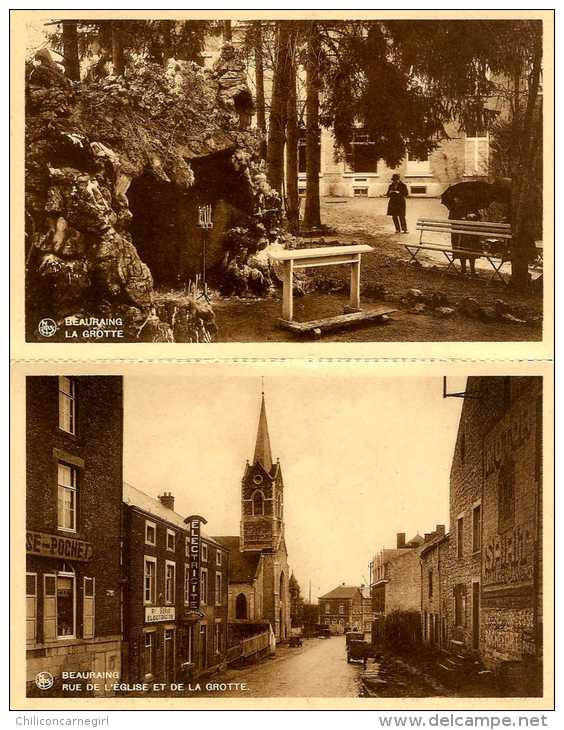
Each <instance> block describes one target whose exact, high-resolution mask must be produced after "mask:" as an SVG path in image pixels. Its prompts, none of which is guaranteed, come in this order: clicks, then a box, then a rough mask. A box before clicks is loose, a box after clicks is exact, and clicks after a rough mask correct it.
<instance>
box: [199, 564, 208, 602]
mask: <svg viewBox="0 0 564 730" xmlns="http://www.w3.org/2000/svg"><path fill="white" fill-rule="evenodd" d="M200 603H203V604H204V606H205V605H207V603H208V569H207V568H202V569H201V574H200Z"/></svg>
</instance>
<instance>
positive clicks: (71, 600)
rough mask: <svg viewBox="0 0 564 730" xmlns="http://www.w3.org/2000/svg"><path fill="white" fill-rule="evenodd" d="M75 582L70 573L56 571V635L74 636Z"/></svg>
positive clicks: (60, 637)
mask: <svg viewBox="0 0 564 730" xmlns="http://www.w3.org/2000/svg"><path fill="white" fill-rule="evenodd" d="M74 622H75V584H74V575H73V574H72V573H57V637H58V638H59V639H67V638H71V637H74V636H75V627H74Z"/></svg>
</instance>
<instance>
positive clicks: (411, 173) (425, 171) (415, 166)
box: [405, 150, 432, 177]
mask: <svg viewBox="0 0 564 730" xmlns="http://www.w3.org/2000/svg"><path fill="white" fill-rule="evenodd" d="M405 176H406V177H432V172H431V158H430V157H429V153H428V152H427V159H426V160H422V159H421V158H419V157H411V155H410V153H409V150H407V153H406V156H405Z"/></svg>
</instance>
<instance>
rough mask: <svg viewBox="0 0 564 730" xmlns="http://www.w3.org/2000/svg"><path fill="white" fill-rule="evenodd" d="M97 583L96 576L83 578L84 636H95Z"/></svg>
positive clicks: (85, 637)
mask: <svg viewBox="0 0 564 730" xmlns="http://www.w3.org/2000/svg"><path fill="white" fill-rule="evenodd" d="M94 616H95V583H94V578H86V577H84V578H83V586H82V638H84V639H92V638H93V637H94Z"/></svg>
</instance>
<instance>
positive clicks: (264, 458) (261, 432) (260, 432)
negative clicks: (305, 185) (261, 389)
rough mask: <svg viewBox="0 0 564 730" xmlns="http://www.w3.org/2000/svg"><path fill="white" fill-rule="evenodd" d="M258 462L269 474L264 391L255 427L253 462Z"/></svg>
mask: <svg viewBox="0 0 564 730" xmlns="http://www.w3.org/2000/svg"><path fill="white" fill-rule="evenodd" d="M257 463H260V464H261V465H262V467H263V468H264V469H265V470H266V471H267V472H268V473H269V474H270V471H271V469H272V452H271V450H270V436H269V435H268V423H267V421H266V406H265V403H264V393H263V394H262V401H261V405H260V416H259V423H258V429H257V442H256V444H255V455H254V457H253V464H257Z"/></svg>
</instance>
